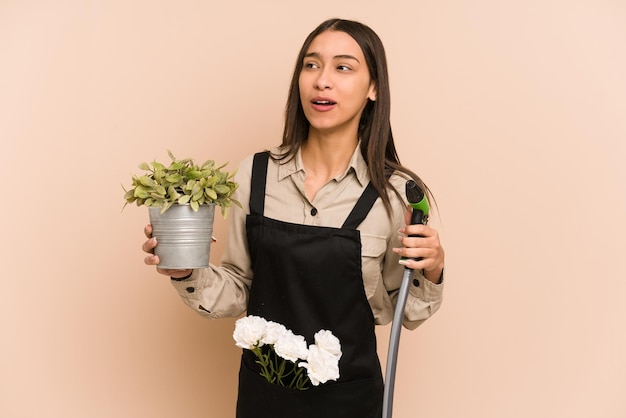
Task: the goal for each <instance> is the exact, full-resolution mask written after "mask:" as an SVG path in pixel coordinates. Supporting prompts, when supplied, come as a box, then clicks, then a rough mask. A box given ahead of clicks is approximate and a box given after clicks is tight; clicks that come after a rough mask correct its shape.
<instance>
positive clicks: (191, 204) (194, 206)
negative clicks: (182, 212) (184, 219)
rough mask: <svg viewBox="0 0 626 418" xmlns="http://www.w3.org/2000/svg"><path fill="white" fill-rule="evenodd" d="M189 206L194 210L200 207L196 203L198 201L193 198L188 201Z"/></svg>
mask: <svg viewBox="0 0 626 418" xmlns="http://www.w3.org/2000/svg"><path fill="white" fill-rule="evenodd" d="M189 206H191V209H193V210H194V211H195V212H197V211H198V209H200V205H199V204H198V202H195V201H193V200H192V201H191V202H189Z"/></svg>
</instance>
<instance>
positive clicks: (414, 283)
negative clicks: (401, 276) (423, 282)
mask: <svg viewBox="0 0 626 418" xmlns="http://www.w3.org/2000/svg"><path fill="white" fill-rule="evenodd" d="M413 286H415V287H419V286H420V281H419V280H417V279H413Z"/></svg>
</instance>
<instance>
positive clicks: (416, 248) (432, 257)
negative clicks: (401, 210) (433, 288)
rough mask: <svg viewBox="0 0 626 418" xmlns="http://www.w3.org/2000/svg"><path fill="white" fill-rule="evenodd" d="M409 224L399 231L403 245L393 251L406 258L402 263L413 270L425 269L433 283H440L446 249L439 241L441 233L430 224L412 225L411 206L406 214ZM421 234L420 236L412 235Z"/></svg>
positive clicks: (426, 274) (425, 275)
mask: <svg viewBox="0 0 626 418" xmlns="http://www.w3.org/2000/svg"><path fill="white" fill-rule="evenodd" d="M405 220H406V223H407V225H406V226H405V227H404V228H401V229H400V230H399V231H398V232H399V233H400V234H402V235H401V236H399V237H398V239H399V240H400V242H401V243H402V245H403V247H400V248H394V249H393V252H394V253H396V254H399V255H400V256H402V257H405V258H406V259H403V260H400V263H401V264H403V265H404V266H406V267H408V268H410V269H413V270H423V271H424V277H426V279H427V280H430V281H431V282H433V283H439V282H440V281H441V276H442V274H443V265H444V251H443V247H442V246H441V243H440V242H439V233H438V232H437V230H435V229H433V228H431V227H430V226H428V225H420V224H417V225H411V224H410V222H411V207H410V206H409V207H408V209H407V212H406V215H405ZM410 235H419V236H410Z"/></svg>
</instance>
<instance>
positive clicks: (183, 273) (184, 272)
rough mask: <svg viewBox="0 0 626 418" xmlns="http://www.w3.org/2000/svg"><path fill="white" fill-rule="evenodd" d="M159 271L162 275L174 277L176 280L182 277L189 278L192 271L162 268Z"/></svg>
mask: <svg viewBox="0 0 626 418" xmlns="http://www.w3.org/2000/svg"><path fill="white" fill-rule="evenodd" d="M157 271H158V272H159V273H161V274H164V275H166V276H170V277H173V278H175V279H179V278H181V277H185V276H189V274H190V273H191V270H189V269H185V270H181V269H160V268H157Z"/></svg>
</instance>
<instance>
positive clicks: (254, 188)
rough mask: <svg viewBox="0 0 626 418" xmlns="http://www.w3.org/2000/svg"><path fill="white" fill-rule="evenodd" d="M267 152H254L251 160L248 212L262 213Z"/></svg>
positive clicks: (263, 208)
mask: <svg viewBox="0 0 626 418" xmlns="http://www.w3.org/2000/svg"><path fill="white" fill-rule="evenodd" d="M269 157H270V154H269V152H267V151H265V152H259V153H257V154H254V159H253V160H252V180H251V181H250V213H251V214H255V215H263V212H264V210H265V180H266V177H267V164H268V161H269Z"/></svg>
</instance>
